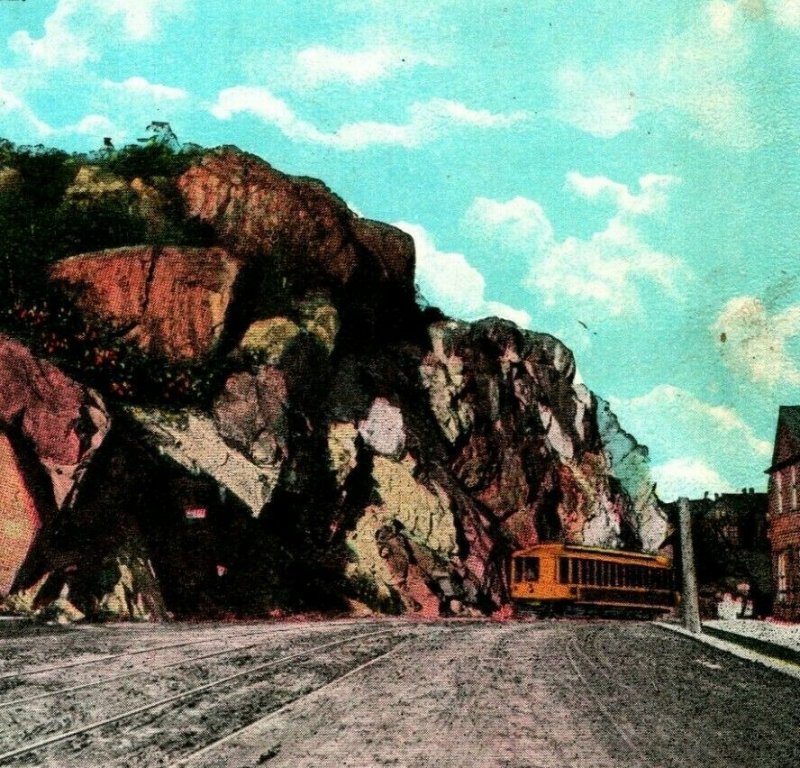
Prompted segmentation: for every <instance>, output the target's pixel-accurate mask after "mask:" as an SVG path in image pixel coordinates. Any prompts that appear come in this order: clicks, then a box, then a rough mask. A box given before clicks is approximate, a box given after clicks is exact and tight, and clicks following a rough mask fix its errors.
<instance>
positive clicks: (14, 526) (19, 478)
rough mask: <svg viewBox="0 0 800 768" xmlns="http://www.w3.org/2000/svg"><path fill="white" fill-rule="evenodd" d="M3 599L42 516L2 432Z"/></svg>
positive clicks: (0, 571)
mask: <svg viewBox="0 0 800 768" xmlns="http://www.w3.org/2000/svg"><path fill="white" fill-rule="evenodd" d="M0 478H2V480H1V481H0V598H3V597H5V596H6V595H8V593H9V592H10V590H11V588H12V587H13V585H14V581H15V579H16V577H17V573H18V571H19V569H20V566H21V565H22V563H23V562H24V561H25V558H26V557H27V556H28V552H29V551H30V548H31V546H32V545H33V542H34V540H35V538H36V534H37V533H38V531H39V528H40V527H41V523H42V521H41V517H40V514H39V510H38V509H37V507H36V502H35V500H34V498H33V494H32V493H31V489H30V488H29V486H28V480H27V478H26V477H25V474H24V472H23V470H22V467H21V466H20V463H19V460H18V459H17V455H16V452H15V451H14V448H13V446H12V445H11V442H10V441H9V439H8V437H7V436H6V435H5V434H3V433H2V432H0Z"/></svg>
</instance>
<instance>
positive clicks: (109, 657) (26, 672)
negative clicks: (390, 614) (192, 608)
mask: <svg viewBox="0 0 800 768" xmlns="http://www.w3.org/2000/svg"><path fill="white" fill-rule="evenodd" d="M358 623H359V622H357V621H352V622H347V623H346V626H357V625H358ZM341 624H345V623H344V622H342V623H341ZM341 624H340V625H341ZM291 631H300V627H298V626H283V627H266V628H265V629H262V630H258V631H256V632H248V633H243V634H239V635H235V636H233V635H227V636H223V637H219V636H215V637H210V638H206V639H202V640H183V641H181V642H179V643H169V644H164V645H156V646H148V647H144V648H135V649H133V650H125V651H119V652H118V653H111V654H104V655H102V656H97V657H95V658H93V659H86V660H82V661H81V660H79V661H71V662H67V663H66V664H53V665H51V666H49V667H38V668H33V669H22V670H19V671H16V672H4V673H2V674H0V681H2V680H10V679H12V678H17V677H31V676H33V675H39V674H45V673H47V672H60V671H62V670H65V669H77V668H80V667H88V666H92V665H94V664H100V663H102V662H104V661H113V660H114V659H122V658H127V657H129V656H139V655H143V654H146V653H154V652H157V651H164V650H171V649H176V648H186V647H188V646H191V645H204V644H207V643H218V642H223V641H225V640H234V641H235V640H246V639H248V638H250V637H258V636H260V635H264V634H275V633H278V632H280V633H283V632H291Z"/></svg>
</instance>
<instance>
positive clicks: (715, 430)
mask: <svg viewBox="0 0 800 768" xmlns="http://www.w3.org/2000/svg"><path fill="white" fill-rule="evenodd" d="M609 402H610V404H611V407H612V408H613V410H614V412H615V413H616V414H617V415H618V416H619V419H620V422H621V423H622V424H624V425H625V429H626V430H629V431H630V432H631V433H632V434H634V435H636V437H637V439H638V440H639V441H640V442H643V443H646V444H647V446H648V447H649V449H650V454H651V457H652V458H653V460H654V462H655V463H658V465H659V466H658V467H656V468H655V469H654V470H653V474H654V476H655V477H658V471H659V469H660V470H661V471H662V472H664V473H667V474H664V475H663V477H665V478H666V477H672V480H673V481H674V483H679V481H680V482H685V484H686V486H687V487H686V488H684V489H683V490H680V489H679V490H678V493H679V495H692V494H694V493H695V491H696V490H697V489H691V488H689V487H688V486H689V485H690V483H691V482H692V477H693V476H694V477H695V479H697V478H698V477H701V473H700V468H702V467H707V468H709V469H710V470H711V471H713V473H714V474H716V475H717V476H718V477H719V478H720V479H721V480H722V479H724V482H725V484H726V485H728V484H729V482H728V481H729V479H734V480H735V481H736V482H737V483H738V485H739V486H743V485H754V484H755V483H754V481H753V480H752V478H757V477H761V475H762V470H763V469H765V468H766V466H767V465H768V464H769V461H770V457H771V455H772V444H771V443H770V442H769V441H768V440H765V439H763V438H762V437H760V436H759V435H758V434H756V432H755V431H754V430H753V428H752V427H751V426H750V425H749V424H748V423H747V422H746V421H744V419H742V417H741V416H740V415H739V414H738V413H737V412H736V411H735V410H734V409H732V408H730V407H728V406H724V405H712V404H711V403H707V402H705V401H703V400H701V399H700V398H698V397H696V396H695V395H694V394H692V393H691V392H689V391H687V390H685V389H682V388H680V387H675V386H672V385H669V384H660V385H658V386H656V387H654V388H653V389H652V390H650V391H649V392H647V393H646V394H644V395H641V396H640V397H634V398H628V399H622V398H615V397H611V398H609ZM680 462H684V464H683V465H682V464H681V463H680ZM681 466H684V467H685V468H687V477H686V479H685V481H681V477H680V473H679V472H677V471H675V472H674V473H673V474H672V475H669V474H668V472H669V470H670V469H672V470H677V469H679V468H680V467H681ZM664 467H666V468H667V469H664ZM691 467H694V469H695V470H697V471H696V472H694V475H693V474H692V472H689V471H688V469H689V468H691ZM705 478H706V481H707V482H708V483H709V486H708V487H706V488H704V489H702V490H709V491H714V490H716V491H721V490H723V488H722V487H721V486H718V485H713V487H711V486H712V483H711V480H712V479H713V477H712V475H710V474H708V475H705ZM659 489H661V485H659ZM690 491H691V493H690ZM701 495H702V494H701ZM659 496H660V497H662V498H663V496H661V493H659Z"/></svg>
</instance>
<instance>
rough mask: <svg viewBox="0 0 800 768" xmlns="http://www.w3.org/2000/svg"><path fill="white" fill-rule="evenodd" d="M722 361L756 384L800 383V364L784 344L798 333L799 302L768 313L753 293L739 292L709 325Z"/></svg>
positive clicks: (774, 385)
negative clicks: (742, 294)
mask: <svg viewBox="0 0 800 768" xmlns="http://www.w3.org/2000/svg"><path fill="white" fill-rule="evenodd" d="M711 331H712V333H713V334H714V335H715V336H716V338H717V341H718V345H719V349H720V351H721V352H722V359H723V361H724V362H725V364H726V365H727V366H728V367H729V368H730V369H731V370H733V371H735V372H736V373H738V374H739V375H741V376H744V377H745V378H747V379H749V380H750V381H753V382H754V383H756V384H766V385H768V386H772V387H777V386H781V385H783V386H785V385H786V384H791V385H798V384H800V367H798V365H797V363H796V362H795V360H794V359H793V357H792V356H791V355H790V354H789V352H788V350H787V348H786V344H787V342H788V341H789V340H790V339H792V338H794V337H797V336H800V305H795V306H792V307H789V308H788V309H786V310H784V311H783V312H778V313H775V314H772V315H771V314H770V313H769V312H768V311H767V308H766V307H765V306H764V304H763V303H762V301H761V300H760V299H758V298H756V297H754V296H738V297H736V298H733V299H731V300H730V301H728V303H727V304H726V305H725V306H724V307H723V309H722V311H721V312H720V314H719V316H718V317H717V319H716V320H715V321H714V323H713V324H712V326H711Z"/></svg>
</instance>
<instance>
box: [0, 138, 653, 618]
mask: <svg viewBox="0 0 800 768" xmlns="http://www.w3.org/2000/svg"><path fill="white" fill-rule="evenodd" d="M151 181H152V180H151ZM151 181H147V180H146V179H145V180H142V179H139V178H138V177H137V179H134V180H133V181H125V180H124V179H121V178H120V177H115V176H113V175H109V174H107V173H105V172H100V171H97V170H91V169H89V170H86V169H85V168H83V169H81V170H80V171H79V173H78V175H77V177H76V178H75V180H74V182H73V183H72V184H71V185H70V186H68V187H67V192H66V193H65V196H66V198H68V199H69V201H68V202H69V204H70V205H77V206H82V205H84V203H86V201H89V203H91V201H92V200H94V199H95V198H96V197H97V196H100V197H102V196H112V197H113V196H115V195H123V196H128V197H130V196H131V195H133V196H134V197H132V198H131V199H130V200H129V201H128V202H129V204H130V205H134V207H137V206H138V207H137V210H139V209H140V208H141V207H142V206H145V208H146V207H147V206H150V207H149V208H148V209H147V210H149V211H150V213H148V214H147V215H148V216H149V217H150V218H152V219H153V221H154V222H156V224H157V225H158V226H156V224H154V226H155V227H156V229H158V232H157V235H158V238H162V239H163V237H164V236H165V233H168V232H169V231H171V230H170V229H169V227H171V226H172V227H174V224H175V220H174V212H173V213H172V214H170V216H172V217H173V218H172V219H169V216H167V213H166V210H167V209H166V206H167V203H166V201H167V200H169V199H173V200H174V199H179V200H181V201H182V203H183V206H184V214H185V217H186V222H185V223H186V227H185V231H187V232H188V231H190V230H191V231H198V232H202V234H203V238H204V239H203V242H206V243H207V245H206V246H203V247H198V246H191V247H190V246H188V245H180V244H177V243H176V244H172V245H132V246H128V247H123V248H116V249H110V250H99V251H96V252H91V253H83V254H77V255H74V256H72V257H70V258H66V259H64V260H62V261H60V262H58V263H56V264H55V265H54V266H53V267H52V270H51V273H50V274H51V280H52V281H53V282H54V283H58V284H59V285H60V286H61V287H62V288H66V289H67V290H68V292H69V294H70V295H71V296H72V297H73V299H74V301H75V304H76V306H77V308H78V309H79V310H80V312H81V313H83V314H84V315H86V316H91V317H93V318H97V319H99V320H100V321H102V323H103V324H104V325H105V326H106V327H110V328H111V329H112V330H113V332H114V333H116V334H117V336H118V337H119V338H122V339H125V340H127V341H129V342H130V343H131V344H135V345H137V346H138V348H139V351H140V353H141V354H142V355H144V356H145V357H146V358H148V359H153V360H158V361H161V362H159V365H162V364H163V366H165V368H169V366H170V365H171V364H175V365H176V366H179V365H184V366H185V365H186V364H187V363H191V365H192V366H194V368H192V369H191V370H192V371H194V374H193V375H198V376H203V377H204V378H203V381H204V382H206V381H207V382H209V386H211V387H212V390H211V391H210V392H207V393H206V395H207V396H204V399H198V400H197V401H196V402H193V403H192V405H191V407H181V408H179V409H175V408H173V409H170V410H168V409H167V408H166V407H165V404H166V402H167V400H166V398H165V401H164V402H160V401H159V402H153V401H152V399H151V400H149V401H139V402H136V401H135V397H136V392H135V389H128V390H124V392H125V396H126V397H128V398H129V399H130V398H131V397H133V398H134V402H133V403H130V402H128V403H125V404H122V403H116V402H114V403H113V408H114V409H115V414H116V415H115V427H114V430H112V432H111V433H110V436H108V437H106V434H107V432H108V428H109V417H108V415H107V412H106V410H105V407H104V405H103V402H102V401H101V400H100V398H99V396H97V395H95V394H94V393H93V392H91V391H90V390H87V389H85V388H83V387H81V386H80V385H79V384H77V383H75V382H73V381H71V380H70V379H68V378H67V377H66V376H65V375H64V374H62V373H61V372H60V371H59V370H58V369H57V368H55V367H54V366H53V365H51V364H49V363H46V362H43V361H39V360H36V359H35V358H34V357H33V356H32V355H31V354H30V352H28V351H27V350H26V349H25V348H24V347H22V346H21V345H20V344H18V343H16V342H13V341H11V340H8V339H2V340H0V360H4V361H6V363H7V364H6V365H5V366H1V365H0V393H2V394H0V449H2V448H3V443H2V441H1V438H2V437H3V433H7V435H8V438H9V441H10V442H9V445H8V446H7V447H8V448H9V451H10V449H11V448H13V450H15V451H19V450H20V448H19V446H18V445H17V444H16V442H15V440H16V439H17V436H19V438H20V440H21V441H22V443H24V447H25V450H26V451H28V452H29V454H30V456H29V457H28V458H30V459H33V460H34V461H33V463H34V464H35V465H36V466H41V467H42V468H43V471H44V472H46V473H48V474H47V475H46V477H49V479H50V487H51V498H52V501H51V507H52V510H53V511H55V510H56V509H57V508H60V509H62V512H61V513H60V515H61V517H60V518H59V520H60V525H59V526H57V527H53V526H48V525H47V522H46V521H45V524H44V525H43V528H42V530H41V532H40V533H39V534H38V535H36V534H34V535H33V536H32V538H36V539H37V541H38V542H39V543H38V544H35V545H34V546H33V547H32V548H31V549H30V553H29V555H28V557H27V559H26V561H25V563H24V564H23V566H22V568H21V570H20V571H19V576H18V578H17V579H16V581H17V587H18V588H17V591H16V593H15V594H14V595H12V596H11V597H10V598H9V600H8V601H7V605H18V606H20V605H28V604H30V606H31V608H30V610H37V611H39V610H42V607H43V606H45V605H48V604H51V603H53V602H54V601H58V600H61V601H62V603H59V605H61V607H62V608H63V610H61V612H60V613H59V614H58V615H59V616H63V615H66V614H68V613H70V611H71V610H72V609H74V611H76V612H79V613H81V614H85V615H86V616H88V617H90V618H95V617H98V618H99V617H113V618H128V619H145V618H162V617H164V616H166V615H167V614H168V613H169V612H172V613H175V614H177V615H183V616H187V615H188V616H196V615H203V616H220V615H222V616H224V615H229V614H234V615H243V614H256V615H262V614H264V613H266V612H268V611H270V610H275V609H280V610H310V609H315V610H316V609H320V608H323V609H334V608H336V609H342V610H346V609H347V606H348V605H350V606H352V605H360V606H362V607H363V605H364V604H366V605H368V606H369V608H370V609H372V610H375V611H389V612H405V613H411V614H415V615H419V616H424V617H431V616H438V615H472V614H475V613H480V614H492V613H498V612H499V613H500V614H501V615H503V612H504V611H507V610H508V606H509V597H508V584H507V563H508V557H509V555H510V553H511V552H512V551H513V550H515V549H517V548H521V547H525V546H528V545H531V544H534V543H536V542H539V541H544V540H560V541H566V542H572V543H576V544H594V545H602V546H607V547H623V546H624V547H630V548H645V549H648V550H653V549H655V548H657V547H658V546H659V544H660V543H661V540H662V539H663V537H664V535H665V533H666V523H665V519H664V515H663V513H662V512H661V509H660V506H659V504H658V501H657V499H656V498H655V496H654V495H653V486H652V482H651V481H650V479H649V474H648V471H647V452H646V449H644V448H642V447H641V446H639V445H638V444H637V443H636V442H635V440H634V439H633V438H632V437H631V436H630V435H627V433H625V432H624V431H623V430H622V429H621V428H620V427H619V424H618V422H617V420H616V417H615V416H614V415H613V414H612V413H611V412H610V411H609V410H608V407H607V404H606V403H605V402H604V401H602V400H600V399H599V398H597V397H596V396H595V395H593V393H591V392H590V391H589V390H588V389H587V387H586V386H585V385H584V384H583V383H581V382H580V381H579V379H578V377H577V376H576V365H575V360H574V358H573V355H572V353H571V352H570V350H569V349H567V348H566V347H565V346H564V345H563V344H562V343H561V342H560V341H558V339H556V338H554V337H552V336H550V335H547V334H544V333H534V332H530V331H523V330H521V329H519V328H518V327H516V326H515V325H514V324H513V323H510V322H508V321H504V320H499V319H497V318H489V319H486V320H481V321H478V322H474V323H466V322H460V321H454V320H448V319H446V318H444V319H443V316H442V315H441V313H438V314H437V312H436V311H432V310H427V311H423V310H421V309H420V308H419V307H417V305H416V303H415V300H414V285H413V271H414V252H413V246H412V241H411V239H410V238H409V237H408V236H407V235H405V234H404V233H402V232H400V231H399V230H397V229H395V228H393V227H390V226H387V225H384V224H380V223H378V222H372V221H368V220H365V219H361V218H359V217H358V216H356V215H355V214H353V213H352V212H351V211H349V210H348V208H347V207H346V206H345V204H344V203H343V202H342V201H341V200H340V199H339V198H337V197H336V196H335V195H333V194H332V193H331V192H330V191H329V190H328V189H327V188H326V187H325V186H324V185H323V184H322V183H321V182H318V181H315V180H312V179H305V178H294V177H290V176H286V175H284V174H282V173H279V172H278V171H276V170H275V169H273V168H272V167H271V166H269V165H268V164H266V163H264V162H263V161H261V160H259V159H258V158H255V157H253V156H250V155H246V154H244V153H241V152H239V151H237V150H235V149H232V148H223V149H220V150H214V151H211V152H208V153H206V154H205V155H204V156H202V157H199V158H198V159H197V160H196V161H194V163H193V164H192V165H191V167H189V168H188V170H183V171H181V172H180V174H176V176H175V177H174V178H172V179H163V178H161V179H160V180H159V181H158V183H156V182H155V181H152V184H151ZM170 185H171V187H170ZM156 187H157V189H156ZM171 194H172V198H171V197H170V195H171ZM128 197H126V198H125V199H126V200H128ZM131 201H133V202H131ZM86 204H87V205H88V203H86ZM87 210H89V211H90V210H91V205H88V208H87ZM141 210H142V211H144V210H145V209H144V208H141ZM142 215H144V214H142ZM158 222H161V223H160V224H159V223H158ZM170 222H171V223H170ZM190 225H191V226H190ZM154 231H155V230H154ZM176 231H177V230H176ZM154 236H155V235H154ZM73 369H79V365H77V364H76V366H75V368H71V369H70V370H73ZM176 370H177V368H176ZM181 370H182V371H183V373H182V374H181V375H184V376H186V375H189V374H187V373H186V371H187V370H189V369H188V368H186V367H184V368H183V369H181ZM4 387H5V388H4ZM109 390H110V394H109V395H108V396H109V397H111V398H112V399H113V398H114V397H116V396H119V397H122V396H123V395H122V394H120V393H119V392H118V391H117V390H115V389H114V387H113V386H109ZM104 391H105V390H104ZM120 391H123V390H120ZM153 391H157V390H153ZM6 393H8V394H6ZM155 399H157V397H156V398H155ZM22 443H21V444H22ZM101 443H102V444H103V446H102V450H100V451H98V447H99V446H100V444H101ZM9 451H6V452H5V453H3V450H0V460H2V461H3V462H4V466H6V467H8V469H7V471H8V472H9V473H11V475H12V476H13V477H16V481H15V482H16V485H14V488H13V489H12V491H13V494H12V495H14V498H15V502H14V503H13V504H11V505H10V507H12V508H13V510H14V512H13V515H12V517H13V518H14V520H17V521H18V520H26V519H27V520H30V521H33V522H31V523H30V525H29V526H28V528H26V529H25V530H26V531H27V533H25V531H23V533H22V536H23V538H24V537H25V536H29V537H31V533H30V532H31V531H33V530H35V529H36V527H37V525H38V524H39V523H38V522H37V519H36V517H35V515H31V514H29V512H30V504H29V502H28V501H27V496H26V495H25V494H26V493H27V490H26V489H28V488H29V487H30V486H31V479H30V469H29V466H28V464H25V463H24V462H23V463H22V464H20V463H19V461H18V458H19V457H18V455H17V454H16V453H13V452H9ZM95 453H97V456H95V455H94V454H95ZM26 455H27V454H26ZM93 457H94V458H93ZM15 461H16V462H17V464H15V463H14V462H15ZM90 462H91V465H90V467H89V470H90V471H89V473H88V474H87V477H86V479H85V481H83V484H82V487H81V493H80V494H79V495H77V496H76V493H75V489H76V487H77V485H78V483H79V482H81V481H82V478H83V474H84V473H85V472H86V467H87V464H89V463H90ZM29 463H30V462H29ZM34 496H35V494H33V495H32V496H31V498H32V499H33V503H34V505H35V504H36V503H38V502H37V501H36V499H35V498H34ZM36 511H37V512H38V513H39V514H41V510H39V507H36ZM26 515H27V516H28V517H26ZM45 517H46V515H45ZM12 522H13V521H12ZM23 527H24V526H23ZM43 579H44V580H43ZM65 590H66V592H65ZM48 601H49V603H48ZM64 601H66V602H68V603H69V606H70V607H71V608H70V610H67V608H66V603H65V602H64ZM53 610H55V608H54V609H53ZM70 615H73V616H74V615H77V614H75V613H72V614H70Z"/></svg>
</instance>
